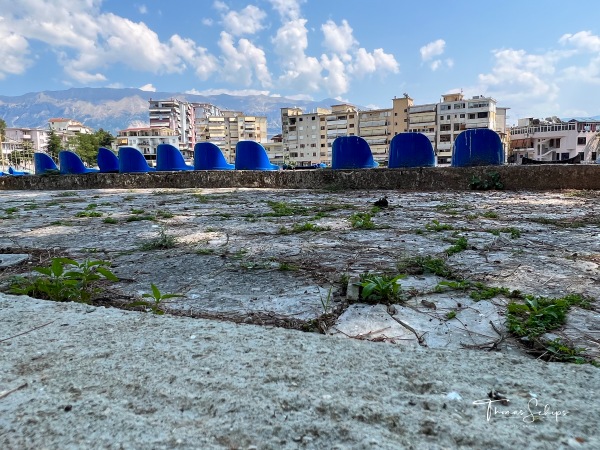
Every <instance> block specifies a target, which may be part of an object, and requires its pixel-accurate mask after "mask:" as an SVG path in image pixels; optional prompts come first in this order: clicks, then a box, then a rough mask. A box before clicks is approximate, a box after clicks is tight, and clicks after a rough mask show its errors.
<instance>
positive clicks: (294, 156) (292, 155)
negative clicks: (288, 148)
mask: <svg viewBox="0 0 600 450" xmlns="http://www.w3.org/2000/svg"><path fill="white" fill-rule="evenodd" d="M290 156H291V157H292V158H297V157H298V153H296V152H292V153H290Z"/></svg>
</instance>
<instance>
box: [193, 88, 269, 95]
mask: <svg viewBox="0 0 600 450" xmlns="http://www.w3.org/2000/svg"><path fill="white" fill-rule="evenodd" d="M185 93H186V94H191V95H221V94H226V95H237V96H247V95H271V94H270V92H269V91H264V90H259V89H204V90H202V91H199V90H197V89H190V90H189V91H185Z"/></svg>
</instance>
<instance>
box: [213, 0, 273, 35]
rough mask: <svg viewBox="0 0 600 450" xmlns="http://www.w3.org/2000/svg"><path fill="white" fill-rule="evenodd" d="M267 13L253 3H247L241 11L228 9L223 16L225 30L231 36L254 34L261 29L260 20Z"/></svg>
mask: <svg viewBox="0 0 600 450" xmlns="http://www.w3.org/2000/svg"><path fill="white" fill-rule="evenodd" d="M265 17H267V14H266V13H265V12H264V11H263V10H262V9H260V8H257V7H256V6H254V5H248V6H246V7H245V8H244V9H242V10H241V11H239V12H237V11H229V12H228V13H227V14H225V15H224V16H223V27H224V28H225V31H227V32H228V33H229V34H231V35H233V36H241V35H244V34H255V33H257V32H258V31H260V30H262V29H263V25H262V21H263V20H264V19H265Z"/></svg>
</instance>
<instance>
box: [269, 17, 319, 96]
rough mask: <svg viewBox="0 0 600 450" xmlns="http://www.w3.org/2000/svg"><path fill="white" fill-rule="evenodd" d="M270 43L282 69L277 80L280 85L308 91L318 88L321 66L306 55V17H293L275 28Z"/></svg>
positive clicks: (317, 61)
mask: <svg viewBox="0 0 600 450" xmlns="http://www.w3.org/2000/svg"><path fill="white" fill-rule="evenodd" d="M272 44H273V49H274V51H275V53H276V54H277V55H278V56H279V58H280V60H281V66H282V69H283V73H282V75H281V76H280V78H279V80H278V82H279V84H280V85H281V86H285V87H288V88H290V89H294V90H303V91H309V92H316V91H318V90H319V89H320V87H321V71H322V68H321V65H320V63H319V60H318V59H317V58H315V57H312V56H307V55H306V49H307V47H308V30H307V29H306V19H294V20H290V21H288V22H286V23H284V24H283V25H282V26H281V27H280V28H279V29H278V30H277V33H276V35H275V37H274V38H273V40H272Z"/></svg>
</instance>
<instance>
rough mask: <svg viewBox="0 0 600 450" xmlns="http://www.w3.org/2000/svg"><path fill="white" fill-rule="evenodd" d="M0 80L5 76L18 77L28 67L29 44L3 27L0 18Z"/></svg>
mask: <svg viewBox="0 0 600 450" xmlns="http://www.w3.org/2000/svg"><path fill="white" fill-rule="evenodd" d="M0 42H2V45H0V61H2V64H0V79H3V78H4V77H5V76H6V75H7V74H11V75H19V74H22V73H23V72H25V70H27V68H28V67H29V65H30V60H29V43H28V42H27V39H25V38H24V37H23V36H20V35H18V34H16V33H13V32H12V31H10V30H8V29H7V28H6V27H5V21H4V20H3V18H0Z"/></svg>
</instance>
